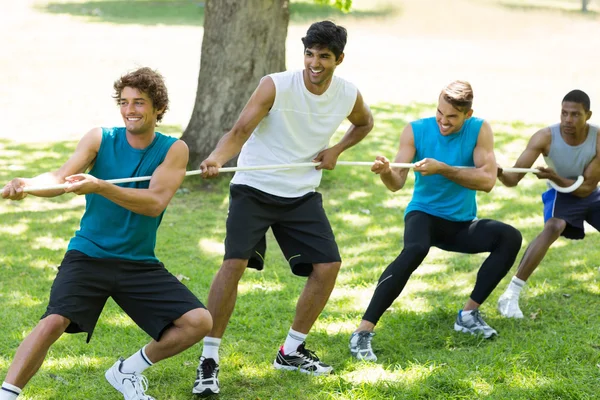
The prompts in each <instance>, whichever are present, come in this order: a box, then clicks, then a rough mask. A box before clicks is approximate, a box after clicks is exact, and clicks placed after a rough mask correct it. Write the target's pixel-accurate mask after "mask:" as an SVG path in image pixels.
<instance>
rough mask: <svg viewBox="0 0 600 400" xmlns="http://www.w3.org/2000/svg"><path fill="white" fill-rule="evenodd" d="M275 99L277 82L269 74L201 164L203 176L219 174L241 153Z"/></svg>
mask: <svg viewBox="0 0 600 400" xmlns="http://www.w3.org/2000/svg"><path fill="white" fill-rule="evenodd" d="M274 101H275V83H274V82H273V79H271V78H270V77H268V76H267V77H265V78H263V79H262V80H261V81H260V83H259V85H258V87H257V88H256V90H255V91H254V93H253V94H252V96H251V97H250V100H248V103H246V106H244V109H243V110H242V112H241V114H240V116H239V118H238V120H237V122H236V123H235V125H234V126H233V128H232V129H231V130H230V131H229V132H227V133H226V134H225V135H224V136H223V137H222V138H221V140H219V143H217V147H216V148H215V149H214V150H213V152H212V153H210V155H209V156H208V158H207V159H206V160H204V161H203V162H202V164H201V165H200V169H202V171H204V172H203V173H202V177H204V178H212V177H215V176H217V175H218V174H219V171H218V169H219V168H221V166H222V165H223V164H225V163H226V162H227V161H229V160H231V159H232V158H233V157H235V156H236V155H237V154H239V152H240V151H241V150H242V146H243V145H244V143H246V141H247V140H248V139H249V138H250V135H252V132H254V129H256V127H257V126H258V124H259V123H260V121H262V119H263V118H264V117H265V116H266V115H267V114H268V113H269V110H270V109H271V107H272V106H273V103H274Z"/></svg>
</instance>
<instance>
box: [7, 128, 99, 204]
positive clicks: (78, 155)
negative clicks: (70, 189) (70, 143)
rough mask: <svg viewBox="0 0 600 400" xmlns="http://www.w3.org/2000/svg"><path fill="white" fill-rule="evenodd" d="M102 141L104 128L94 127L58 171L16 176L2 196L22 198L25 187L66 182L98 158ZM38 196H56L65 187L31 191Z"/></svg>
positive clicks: (15, 198)
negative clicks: (21, 176)
mask: <svg viewBox="0 0 600 400" xmlns="http://www.w3.org/2000/svg"><path fill="white" fill-rule="evenodd" d="M101 142H102V129H101V128H94V129H92V130H90V131H89V132H88V133H86V134H85V135H84V136H83V137H82V138H81V140H80V141H79V143H78V144H77V147H76V148H75V152H74V153H73V154H72V155H71V157H70V158H69V159H68V160H67V161H66V162H65V163H64V164H63V165H62V166H61V167H60V168H59V169H58V170H56V171H52V172H46V173H44V174H41V175H38V176H36V177H34V178H15V179H13V180H12V181H11V182H9V183H8V184H7V185H6V186H5V187H4V189H3V191H2V197H3V198H8V199H13V200H20V199H22V198H24V197H25V196H26V193H24V192H23V191H22V189H23V188H25V187H28V186H29V187H31V186H51V185H56V184H62V183H65V178H66V177H68V176H70V175H73V174H79V173H82V172H85V171H86V170H87V169H88V168H89V167H90V166H91V165H92V164H93V163H94V160H95V159H96V156H97V155H98V150H99V149H100V143H101ZM29 193H30V194H32V195H34V196H38V197H56V196H60V195H61V194H63V193H65V191H64V190H63V189H56V190H39V191H35V192H29Z"/></svg>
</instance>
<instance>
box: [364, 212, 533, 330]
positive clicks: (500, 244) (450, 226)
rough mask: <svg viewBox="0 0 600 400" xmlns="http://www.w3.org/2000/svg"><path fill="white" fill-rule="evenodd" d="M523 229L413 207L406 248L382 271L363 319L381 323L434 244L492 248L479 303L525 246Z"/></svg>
mask: <svg viewBox="0 0 600 400" xmlns="http://www.w3.org/2000/svg"><path fill="white" fill-rule="evenodd" d="M521 241H522V237H521V233H520V232H519V231H518V230H517V229H515V228H513V227H512V226H510V225H507V224H504V223H502V222H499V221H494V220H491V219H481V220H475V221H469V222H455V221H449V220H446V219H443V218H439V217H434V216H432V215H429V214H426V213H424V212H421V211H412V212H410V213H408V214H407V215H406V218H405V219H404V249H403V250H402V252H401V253H400V255H399V256H398V257H397V258H396V259H395V260H394V261H393V262H392V263H391V264H390V265H389V266H388V267H387V268H386V270H385V271H384V272H383V274H381V277H380V278H379V282H378V283H377V288H376V289H375V293H374V294H373V298H372V299H371V302H370V303H369V307H368V308H367V311H366V312H365V315H364V316H363V319H364V320H366V321H369V322H372V323H373V324H377V321H379V318H381V316H382V315H383V313H384V312H385V310H387V309H388V308H389V307H390V306H391V305H392V303H393V302H394V300H396V298H397V297H398V296H399V295H400V293H401V292H402V289H404V286H405V285H406V282H407V281H408V278H410V276H411V275H412V273H413V272H414V271H415V270H416V269H417V267H418V266H419V265H421V263H422V262H423V259H424V258H425V256H426V255H427V253H429V249H430V248H431V246H435V247H438V248H440V249H442V250H446V251H453V252H457V253H467V254H475V253H484V252H490V255H489V256H488V258H486V259H485V261H484V262H483V264H482V265H481V268H479V272H478V273H477V280H476V282H475V288H474V289H473V292H471V299H472V300H473V301H475V302H477V303H479V304H481V303H483V302H484V301H485V299H487V297H488V296H489V295H490V293H492V291H493V290H494V288H495V287H496V286H497V285H498V283H500V281H501V280H502V278H504V276H505V275H506V274H507V273H508V271H509V270H510V267H512V265H513V263H514V262H515V258H516V257H517V254H518V253H519V250H520V249H521Z"/></svg>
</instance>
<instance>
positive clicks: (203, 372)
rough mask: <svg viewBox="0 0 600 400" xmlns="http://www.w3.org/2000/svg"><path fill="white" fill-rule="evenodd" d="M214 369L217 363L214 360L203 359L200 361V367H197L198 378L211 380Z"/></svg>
mask: <svg viewBox="0 0 600 400" xmlns="http://www.w3.org/2000/svg"><path fill="white" fill-rule="evenodd" d="M216 368H217V362H216V361H215V360H214V359H212V358H204V359H203V360H201V362H200V366H199V367H198V378H199V379H206V378H212V377H213V376H214V374H215V370H216Z"/></svg>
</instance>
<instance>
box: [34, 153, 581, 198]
mask: <svg viewBox="0 0 600 400" xmlns="http://www.w3.org/2000/svg"><path fill="white" fill-rule="evenodd" d="M317 165H319V163H313V162H306V163H296V164H275V165H257V166H253V167H225V168H219V173H222V172H237V171H261V170H274V169H292V168H306V167H313V168H314V167H316V166H317ZM336 165H345V166H365V167H366V166H368V167H370V166H372V165H373V162H371V161H338V162H337V164H336ZM390 167H392V168H414V167H415V164H413V163H390ZM459 168H472V167H459ZM502 170H503V171H504V172H513V173H533V174H535V173H538V172H540V171H539V170H537V169H535V168H503V169H502ZM201 173H202V170H199V169H197V170H192V171H187V172H186V173H185V176H191V175H200V174H201ZM150 179H152V177H151V176H137V177H134V178H121V179H109V180H107V181H106V182H108V183H112V184H117V183H129V182H143V181H149V180H150ZM549 183H550V186H552V187H553V188H554V189H555V190H556V191H557V192H561V193H571V192H573V191H575V190H577V188H579V186H581V184H582V183H583V176H579V177H578V178H577V180H576V181H575V183H573V184H572V185H571V186H568V187H561V186H558V185H557V184H556V183H554V182H552V181H549ZM70 185H71V184H70V183H61V184H58V185H50V186H28V187H25V188H23V191H24V192H36V191H41V190H57V189H66V188H68V187H69V186H70Z"/></svg>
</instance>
